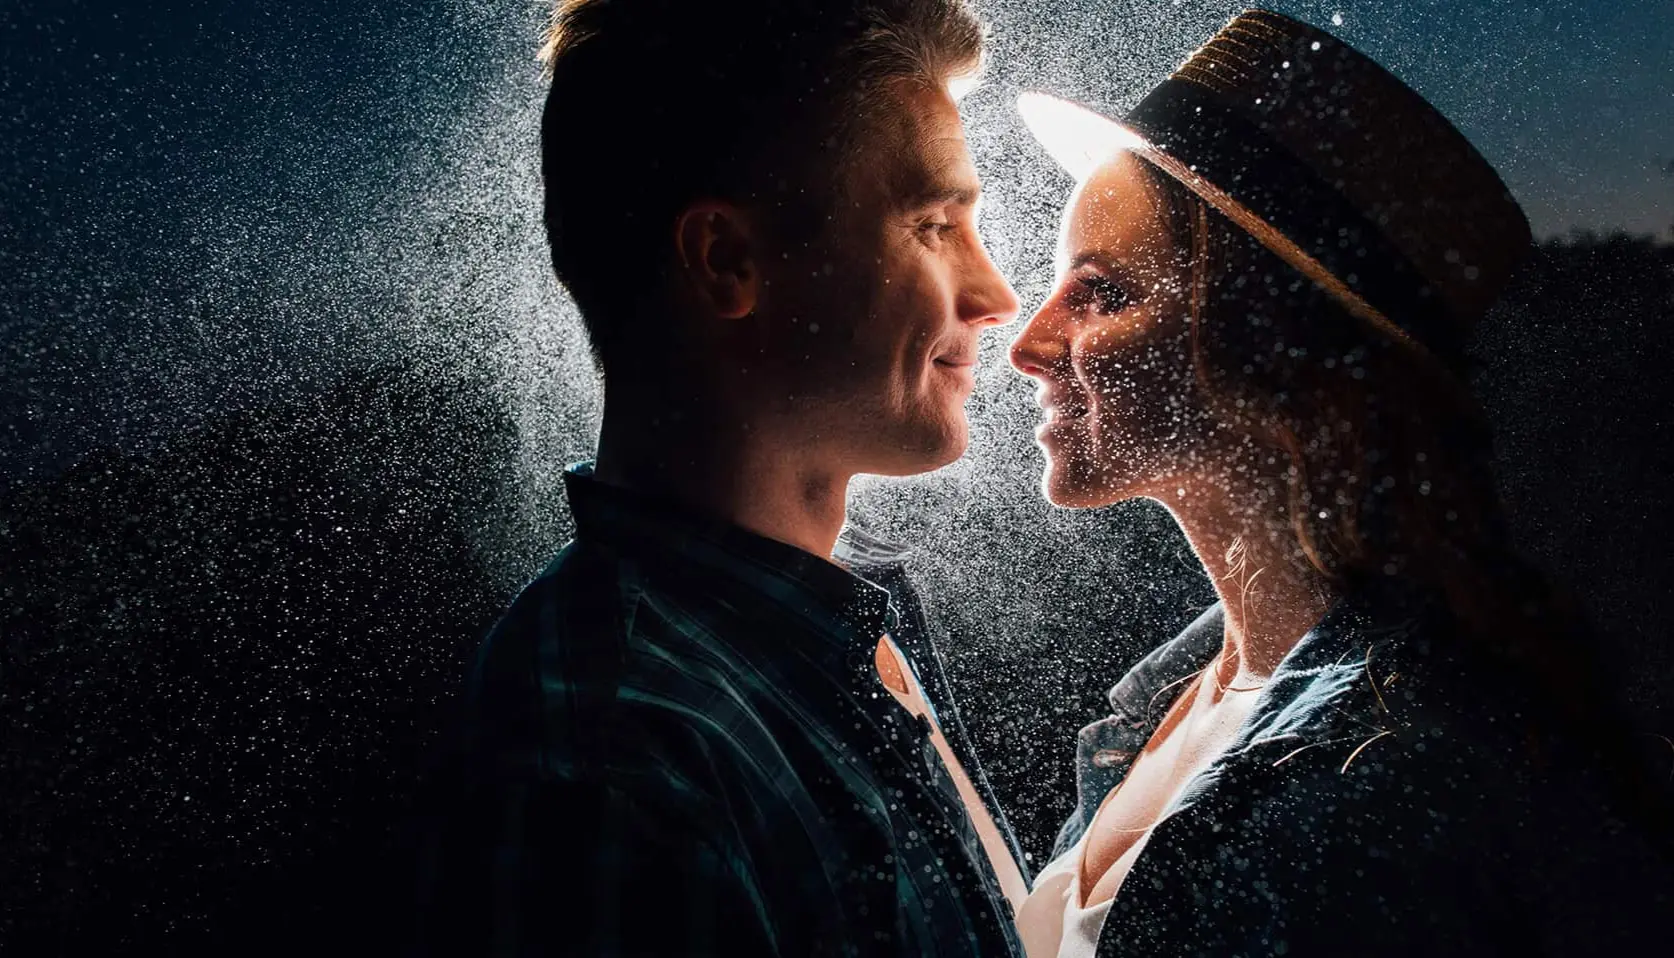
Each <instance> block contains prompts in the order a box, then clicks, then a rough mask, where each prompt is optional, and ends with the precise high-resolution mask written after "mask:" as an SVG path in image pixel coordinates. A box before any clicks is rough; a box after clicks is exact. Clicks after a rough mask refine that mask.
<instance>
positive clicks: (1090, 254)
mask: <svg viewBox="0 0 1674 958" xmlns="http://www.w3.org/2000/svg"><path fill="white" fill-rule="evenodd" d="M1143 162H1144V161H1143V160H1140V159H1139V158H1137V157H1135V156H1133V155H1132V154H1128V153H1122V154H1119V155H1118V156H1117V157H1116V158H1115V159H1113V160H1111V161H1110V162H1109V163H1106V164H1105V165H1104V166H1102V167H1100V168H1099V169H1098V170H1097V171H1095V172H1094V173H1093V174H1092V175H1091V176H1090V177H1088V178H1087V179H1086V180H1085V181H1084V182H1083V183H1082V184H1081V185H1080V186H1079V187H1078V188H1077V189H1076V192H1075V195H1074V196H1073V197H1072V198H1071V200H1070V204H1069V207H1068V209H1067V211H1066V213H1065V218H1064V223H1063V227H1062V232H1061V236H1060V240H1059V246H1058V264H1057V272H1058V282H1057V284H1056V287H1055V288H1054V290H1053V292H1052V295H1051V296H1050V297H1049V298H1048V299H1047V301H1046V302H1045V304H1043V305H1042V306H1041V307H1040V309H1039V311H1037V312H1036V313H1035V314H1034V316H1033V317H1032V318H1030V320H1029V322H1028V325H1027V326H1025V327H1024V329H1023V332H1022V334H1021V335H1020V336H1019V337H1018V338H1017V341H1016V342H1015V343H1014V344H1013V345H1012V347H1011V363H1012V365H1013V366H1015V367H1017V369H1018V370H1019V371H1021V372H1022V373H1024V374H1025V375H1027V376H1029V377H1031V378H1033V379H1035V380H1036V381H1037V382H1038V383H1039V385H1040V389H1039V391H1038V392H1037V394H1036V398H1037V399H1038V400H1039V402H1040V404H1041V406H1042V408H1044V409H1045V410H1046V416H1047V418H1046V422H1045V423H1044V424H1043V425H1041V427H1040V428H1039V429H1038V430H1037V432H1036V436H1037V438H1038V440H1039V442H1040V445H1041V447H1042V448H1043V449H1045V451H1046V476H1045V479H1044V481H1043V484H1042V485H1043V491H1044V492H1045V494H1046V497H1047V499H1049V500H1051V501H1052V502H1054V503H1056V504H1058V505H1060V506H1070V507H1078V508H1086V507H1091V506H1101V505H1108V504H1110V503H1113V502H1117V501H1120V500H1123V499H1128V498H1132V497H1134V496H1153V497H1155V498H1158V499H1163V500H1165V501H1167V500H1171V499H1173V498H1174V496H1173V492H1174V489H1173V485H1174V484H1175V481H1176V480H1177V479H1178V478H1179V477H1180V474H1181V473H1182V471H1184V470H1189V469H1190V468H1191V464H1192V462H1193V461H1194V460H1196V459H1199V458H1201V456H1202V455H1203V453H1204V452H1205V450H1204V440H1205V437H1207V436H1208V435H1209V434H1210V433H1211V431H1212V430H1211V429H1210V428H1209V425H1208V423H1209V418H1208V416H1207V414H1206V413H1205V411H1204V410H1203V409H1202V406H1201V402H1200V400H1199V397H1198V394H1197V390H1196V388H1195V385H1194V380H1193V376H1192V363H1191V342H1190V320H1189V316H1188V312H1189V299H1190V297H1189V294H1188V287H1189V283H1190V279H1191V270H1190V267H1189V266H1188V257H1187V256H1186V255H1183V251H1181V250H1178V249H1176V248H1175V247H1174V244H1173V241H1172V239H1171V238H1170V235H1169V229H1168V219H1167V215H1166V211H1165V210H1164V209H1163V208H1162V206H1161V204H1160V201H1159V200H1158V198H1157V197H1156V196H1154V195H1153V193H1154V191H1153V190H1152V189H1151V188H1150V187H1149V184H1148V183H1147V181H1146V179H1145V172H1144V171H1143V169H1142V167H1141V164H1142V163H1143Z"/></svg>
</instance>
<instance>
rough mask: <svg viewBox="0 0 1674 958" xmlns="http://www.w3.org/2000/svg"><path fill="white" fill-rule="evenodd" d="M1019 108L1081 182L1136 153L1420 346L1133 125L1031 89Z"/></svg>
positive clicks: (1357, 310)
mask: <svg viewBox="0 0 1674 958" xmlns="http://www.w3.org/2000/svg"><path fill="white" fill-rule="evenodd" d="M1017 112H1018V113H1019V114H1021V115H1022V117H1023V123H1024V125H1025V126H1026V127H1028V129H1029V133H1030V134H1031V135H1033V136H1034V138H1035V140H1036V141H1037V142H1038V143H1040V145H1041V147H1042V148H1043V149H1045V150H1046V152H1047V153H1048V154H1049V155H1050V156H1051V157H1052V159H1053V161H1054V162H1056V163H1057V164H1058V165H1059V166H1060V167H1062V168H1063V170H1064V171H1065V172H1066V173H1068V174H1069V175H1070V176H1072V177H1074V178H1075V181H1076V182H1077V183H1080V182H1082V181H1083V180H1085V179H1087V177H1089V176H1091V175H1092V174H1093V172H1094V171H1095V170H1097V169H1098V168H1099V167H1101V166H1103V165H1104V164H1106V163H1108V162H1110V161H1111V160H1112V159H1114V158H1115V157H1116V155H1117V154H1119V153H1123V152H1131V153H1134V154H1137V155H1138V156H1140V157H1143V158H1144V159H1145V160H1147V161H1149V162H1150V163H1151V164H1152V165H1154V166H1156V167H1158V168H1159V169H1161V170H1162V171H1163V172H1164V173H1165V174H1167V175H1168V176H1171V177H1173V178H1174V179H1175V180H1177V181H1179V182H1180V183H1181V184H1182V185H1184V186H1185V187H1186V188H1187V189H1189V190H1191V191H1192V192H1193V193H1195V194H1197V196H1198V197H1199V198H1200V199H1202V200H1203V201H1204V202H1206V203H1208V204H1209V205H1210V206H1211V207H1213V208H1215V209H1216V210H1218V211H1220V212H1221V213H1222V214H1223V215H1225V216H1226V217H1227V218H1228V219H1230V220H1232V221H1233V222H1234V223H1236V224H1237V225H1238V226H1239V227H1240V228H1242V229H1243V230H1244V231H1245V232H1247V233H1249V234H1250V235H1251V236H1253V237H1255V239H1256V240H1257V241H1258V242H1260V243H1261V244H1262V245H1263V246H1265V247H1267V248H1268V249H1269V250H1271V251H1272V252H1274V253H1275V254H1277V255H1278V256H1279V257H1280V258H1281V259H1283V260H1285V261H1286V262H1288V263H1289V264H1290V265H1291V266H1293V267H1295V268H1296V269H1297V270H1298V271H1300V272H1301V273H1302V274H1303V275H1305V276H1307V277H1308V278H1309V279H1311V280H1312V281H1313V282H1314V283H1316V284H1318V285H1319V286H1320V287H1321V288H1323V289H1325V290H1326V291H1327V292H1328V293H1329V294H1330V295H1332V296H1333V297H1335V298H1336V299H1337V301H1338V302H1339V303H1341V304H1342V305H1343V307H1344V308H1346V309H1347V310H1348V311H1349V312H1350V313H1352V314H1354V315H1356V316H1359V317H1360V318H1362V319H1364V320H1366V321H1368V322H1370V323H1372V324H1373V325H1375V326H1377V327H1378V328H1380V329H1382V330H1384V331H1385V332H1387V333H1388V334H1390V335H1392V336H1394V337H1395V338H1397V339H1398V340H1400V341H1402V342H1404V343H1407V344H1410V345H1413V346H1418V343H1417V341H1416V340H1414V339H1413V338H1412V337H1411V335H1409V334H1408V333H1407V332H1406V330H1404V329H1401V328H1400V327H1399V326H1398V325H1396V324H1395V323H1394V322H1391V321H1390V319H1389V318H1388V317H1387V316H1385V315H1384V314H1383V312H1382V311H1381V310H1379V309H1378V308H1377V307H1375V306H1373V305H1372V304H1371V303H1369V302H1367V301H1366V299H1365V298H1364V297H1362V296H1361V295H1360V294H1359V293H1356V292H1355V291H1354V290H1352V289H1350V288H1349V286H1348V285H1347V284H1346V283H1345V282H1344V281H1343V279H1342V278H1341V277H1339V276H1337V275H1336V274H1335V273H1333V272H1332V271H1331V270H1329V269H1327V268H1326V267H1325V266H1324V265H1323V264H1322V263H1320V262H1319V260H1317V259H1315V258H1314V257H1313V256H1310V255H1309V254H1308V253H1307V252H1306V251H1305V250H1303V249H1302V247H1301V246H1299V245H1297V244H1296V243H1295V242H1294V241H1293V240H1291V238H1290V237H1288V236H1286V235H1285V234H1284V233H1283V232H1281V231H1280V230H1278V229H1277V228H1275V227H1274V226H1273V225H1272V224H1271V223H1269V222H1267V221H1266V220H1264V219H1262V218H1261V217H1260V216H1259V215H1257V214H1256V213H1255V212H1254V211H1252V210H1251V209H1250V208H1249V207H1247V206H1245V205H1244V204H1243V203H1240V202H1239V201H1238V200H1236V199H1234V198H1233V197H1232V196H1231V195H1229V194H1228V193H1227V192H1226V191H1225V190H1223V189H1221V188H1220V187H1219V186H1217V185H1216V184H1215V183H1212V182H1210V181H1209V180H1208V179H1206V178H1204V177H1203V176H1201V175H1200V174H1198V173H1197V172H1196V169H1195V168H1194V167H1190V166H1188V165H1187V164H1185V163H1182V162H1181V161H1180V160H1178V159H1176V158H1175V157H1174V156H1172V155H1170V154H1169V153H1168V152H1167V151H1165V150H1161V149H1158V148H1157V147H1156V146H1155V145H1154V144H1152V143H1151V142H1150V141H1149V140H1148V139H1146V137H1145V136H1143V135H1142V134H1140V133H1139V132H1138V131H1136V130H1134V129H1133V128H1131V127H1129V126H1127V125H1125V124H1123V123H1120V122H1118V121H1116V120H1112V119H1111V118H1109V117H1107V116H1104V115H1102V114H1100V113H1097V112H1095V111H1093V110H1091V109H1088V108H1087V107H1085V106H1082V105H1081V104H1079V103H1074V102H1071V101H1069V100H1065V99H1062V98H1061V97H1056V96H1053V95H1051V94H1049V93H1041V92H1038V91H1033V90H1031V91H1028V92H1026V93H1023V94H1021V95H1019V96H1018V98H1017ZM1419 348H1422V347H1419Z"/></svg>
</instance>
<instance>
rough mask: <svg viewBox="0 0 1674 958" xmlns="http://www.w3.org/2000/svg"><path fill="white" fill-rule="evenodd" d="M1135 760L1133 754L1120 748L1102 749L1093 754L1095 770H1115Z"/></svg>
mask: <svg viewBox="0 0 1674 958" xmlns="http://www.w3.org/2000/svg"><path fill="white" fill-rule="evenodd" d="M1131 758H1133V753H1132V752H1129V751H1125V750H1123V749H1119V748H1101V749H1099V750H1098V751H1096V752H1094V753H1093V767H1094V768H1114V767H1116V766H1117V765H1120V764H1122V763H1123V762H1126V761H1127V760H1128V759H1131Z"/></svg>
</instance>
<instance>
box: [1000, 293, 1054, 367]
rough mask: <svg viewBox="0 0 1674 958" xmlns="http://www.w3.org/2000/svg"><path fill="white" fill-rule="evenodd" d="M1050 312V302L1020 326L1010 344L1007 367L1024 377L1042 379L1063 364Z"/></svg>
mask: <svg viewBox="0 0 1674 958" xmlns="http://www.w3.org/2000/svg"><path fill="white" fill-rule="evenodd" d="M1052 312H1053V310H1052V302H1051V300H1048V301H1047V302H1046V304H1045V305H1043V306H1041V308H1040V309H1038V310H1036V311H1035V314H1034V315H1033V316H1030V317H1029V321H1028V322H1027V323H1024V324H1023V330H1022V331H1021V332H1020V333H1018V334H1017V339H1016V340H1015V341H1013V342H1012V344H1011V353H1010V359H1011V365H1012V367H1013V368H1015V369H1016V370H1017V371H1018V372H1020V373H1022V374H1023V375H1025V376H1033V377H1035V378H1037V379H1040V378H1044V377H1046V376H1047V375H1049V374H1050V373H1051V370H1052V367H1054V366H1056V365H1057V364H1058V363H1059V362H1061V361H1062V360H1063V357H1064V353H1065V351H1066V349H1067V345H1066V344H1065V343H1063V342H1062V341H1061V337H1058V336H1056V335H1054V326H1055V324H1054V322H1053V316H1052Z"/></svg>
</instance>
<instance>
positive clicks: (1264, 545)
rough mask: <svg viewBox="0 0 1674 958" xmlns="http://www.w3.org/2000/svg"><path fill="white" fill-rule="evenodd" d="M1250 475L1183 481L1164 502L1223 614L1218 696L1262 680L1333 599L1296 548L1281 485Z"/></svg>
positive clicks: (1216, 670)
mask: <svg viewBox="0 0 1674 958" xmlns="http://www.w3.org/2000/svg"><path fill="white" fill-rule="evenodd" d="M1252 474H1253V470H1251V471H1247V472H1245V473H1243V474H1239V475H1236V476H1234V475H1232V474H1231V473H1230V472H1228V473H1226V474H1217V475H1214V476H1208V475H1202V476H1194V477H1189V478H1187V479H1184V480H1181V481H1179V482H1176V483H1175V484H1174V485H1175V488H1174V489H1171V490H1169V491H1170V492H1173V493H1175V494H1174V495H1173V496H1170V497H1168V498H1167V499H1166V501H1165V503H1164V504H1165V505H1166V506H1167V507H1168V509H1169V511H1170V512H1171V513H1173V515H1174V518H1175V521H1176V522H1178V523H1179V524H1180V528H1181V529H1182V530H1183V531H1184V532H1185V534H1186V539H1187V541H1189V542H1190V543H1191V546H1192V551H1193V552H1195V553H1196V554H1197V558H1198V561H1199V562H1201V563H1203V568H1204V570H1205V571H1206V572H1207V573H1208V574H1209V578H1210V581H1212V582H1213V583H1214V585H1215V592H1216V594H1217V595H1219V597H1220V599H1221V602H1222V604H1223V606H1224V608H1225V610H1226V641H1225V645H1224V646H1223V648H1222V652H1221V655H1220V657H1219V658H1217V659H1216V660H1215V662H1214V663H1212V664H1211V669H1212V670H1213V673H1212V674H1211V676H1210V678H1213V679H1214V684H1215V685H1216V686H1217V687H1218V688H1219V689H1221V690H1227V689H1232V688H1245V687H1249V686H1251V685H1257V686H1259V685H1260V684H1261V683H1262V682H1265V681H1266V679H1267V677H1268V676H1270V675H1272V674H1273V670H1274V669H1276V668H1277V667H1278V665H1279V662H1280V660H1282V659H1283V658H1284V657H1285V655H1286V654H1288V653H1289V652H1290V650H1291V649H1292V648H1293V647H1295V645H1296V643H1297V642H1298V641H1299V640H1300V639H1301V638H1302V636H1303V635H1305V634H1307V632H1308V630H1309V629H1311V628H1313V627H1314V625H1315V624H1316V623H1318V622H1319V620H1320V619H1321V618H1323V617H1324V616H1325V613H1326V612H1327V611H1328V610H1329V609H1330V608H1331V605H1332V604H1333V603H1334V602H1335V601H1336V598H1337V594H1338V590H1337V588H1336V587H1335V586H1334V585H1333V584H1332V583H1331V582H1330V581H1329V580H1328V579H1327V578H1326V577H1325V576H1324V575H1323V574H1322V573H1321V572H1320V571H1319V570H1318V569H1316V568H1315V567H1314V566H1313V564H1312V563H1310V562H1309V561H1308V557H1307V555H1306V554H1305V553H1304V552H1303V551H1302V548H1301V545H1300V544H1299V543H1298V542H1297V539H1296V534H1295V532H1294V531H1293V526H1292V524H1291V515H1290V503H1289V497H1288V495H1287V490H1286V488H1285V485H1284V483H1283V482H1282V480H1272V481H1264V480H1252V479H1251V478H1250V476H1251V475H1252ZM1158 498H1159V499H1161V498H1162V497H1160V496H1159V497H1158Z"/></svg>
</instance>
